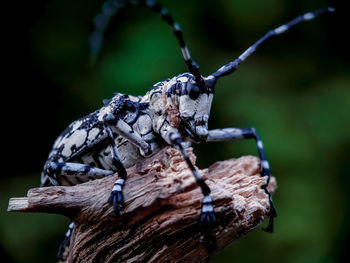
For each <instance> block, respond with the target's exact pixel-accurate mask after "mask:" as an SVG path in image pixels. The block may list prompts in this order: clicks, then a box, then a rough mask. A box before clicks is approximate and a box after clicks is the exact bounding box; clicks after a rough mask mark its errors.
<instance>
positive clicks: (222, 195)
mask: <svg viewBox="0 0 350 263" xmlns="http://www.w3.org/2000/svg"><path fill="white" fill-rule="evenodd" d="M190 158H191V160H192V161H195V158H196V157H195V156H194V154H193V153H192V151H191V150H190ZM259 171H260V161H259V159H258V158H256V157H253V156H244V157H241V158H239V159H231V160H227V161H223V162H217V163H214V164H213V165H211V166H210V167H209V168H208V169H204V170H200V173H201V174H202V175H203V177H204V178H205V179H206V182H207V184H208V185H209V187H210V188H211V190H212V194H211V196H212V198H213V200H214V207H215V213H216V217H217V220H218V226H217V227H216V228H214V229H213V230H212V231H211V234H210V236H205V237H204V236H203V235H202V232H201V228H200V226H199V215H200V210H201V199H202V194H201V191H200V189H199V187H198V186H197V185H196V183H195V181H194V178H193V176H192V175H191V172H190V170H189V169H188V167H187V164H186V163H185V161H184V160H183V158H182V157H181V154H180V153H179V152H178V151H177V150H175V149H173V148H170V147H166V148H164V149H163V150H162V151H160V152H159V153H157V154H156V155H155V156H153V157H151V158H148V159H146V160H145V161H144V162H142V163H137V164H136V165H135V166H134V167H131V168H129V169H128V170H127V172H128V180H126V184H125V187H124V198H125V207H124V208H123V210H122V213H121V216H120V217H119V218H116V217H114V216H113V215H112V214H113V212H112V210H113V208H112V207H111V205H109V204H108V203H107V199H108V197H109V195H110V191H111V188H112V186H113V183H114V181H115V180H116V178H117V175H114V176H109V177H105V178H103V179H99V180H95V181H90V182H87V183H84V184H80V185H76V186H71V187H64V186H55V187H42V188H34V189H30V190H29V191H28V197H24V198H11V199H10V201H9V206H8V211H16V212H46V213H57V214H62V215H65V216H68V217H69V218H71V219H72V220H74V222H75V224H76V227H75V229H74V231H73V233H72V237H71V242H70V244H71V245H70V247H69V249H68V250H66V252H67V254H68V257H67V260H66V262H180V261H181V262H187V261H189V262H206V261H208V259H209V258H210V257H211V256H212V255H213V254H215V253H216V252H217V251H219V250H221V249H222V248H224V247H225V246H227V245H228V244H229V243H231V242H233V241H234V240H236V239H238V238H239V237H240V236H242V235H243V234H246V233H247V232H249V231H251V230H252V229H254V228H256V227H257V226H259V225H260V224H261V223H262V221H263V220H264V219H265V218H266V216H267V213H268V211H269V209H270V207H269V200H268V197H267V195H266V193H265V192H264V190H262V189H261V186H262V185H263V184H265V182H266V178H265V177H260V174H259ZM275 189H276V181H275V179H274V178H271V182H270V185H269V190H270V192H274V191H275Z"/></svg>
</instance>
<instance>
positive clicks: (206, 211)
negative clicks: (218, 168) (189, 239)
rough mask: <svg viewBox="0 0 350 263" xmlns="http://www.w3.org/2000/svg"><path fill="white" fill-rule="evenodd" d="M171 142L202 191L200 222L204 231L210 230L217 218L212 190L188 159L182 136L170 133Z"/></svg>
mask: <svg viewBox="0 0 350 263" xmlns="http://www.w3.org/2000/svg"><path fill="white" fill-rule="evenodd" d="M169 140H170V141H171V143H172V145H173V147H175V148H176V149H178V150H179V151H180V152H181V154H182V156H183V157H184V159H185V161H186V163H187V165H188V167H189V168H190V170H191V172H192V174H193V176H194V178H195V179H196V182H197V184H198V185H199V187H200V188H201V190H202V193H203V200H202V212H201V216H200V222H201V224H202V226H203V227H204V229H206V230H209V229H211V228H212V227H214V226H215V225H216V217H215V213H214V207H213V200H212V198H211V197H210V188H209V186H208V185H207V184H206V183H205V182H204V180H203V178H202V176H201V175H200V174H199V173H198V171H197V169H196V168H195V167H194V165H193V164H192V162H191V160H190V158H189V157H188V154H187V151H186V149H185V148H184V147H183V145H182V140H181V135H180V134H179V133H176V132H170V133H169ZM206 227H209V228H206Z"/></svg>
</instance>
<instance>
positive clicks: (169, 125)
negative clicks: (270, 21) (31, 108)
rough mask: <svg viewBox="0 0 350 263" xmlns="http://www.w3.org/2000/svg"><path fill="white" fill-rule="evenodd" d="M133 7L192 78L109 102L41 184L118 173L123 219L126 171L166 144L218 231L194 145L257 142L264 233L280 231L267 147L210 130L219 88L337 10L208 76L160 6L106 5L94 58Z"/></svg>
mask: <svg viewBox="0 0 350 263" xmlns="http://www.w3.org/2000/svg"><path fill="white" fill-rule="evenodd" d="M125 4H137V5H141V6H145V7H148V8H150V9H151V10H153V11H155V12H156V13H158V14H160V15H161V17H162V19H163V20H164V21H165V22H166V23H167V24H169V25H170V26H171V28H172V30H173V33H174V35H175V37H176V38H177V41H178V43H179V44H180V47H181V51H182V55H183V57H184V60H185V63H186V65H187V68H188V71H189V73H182V74H180V75H177V76H175V77H173V78H171V79H167V80H164V81H161V82H158V83H156V84H155V85H154V86H153V87H151V89H150V91H148V92H147V93H146V95H144V96H131V95H124V94H119V93H116V94H115V96H114V97H113V98H111V99H109V100H104V106H103V107H102V108H101V109H98V110H97V111H95V112H93V113H91V114H89V115H87V116H85V117H83V118H81V119H79V120H77V121H75V122H73V123H72V124H70V125H69V126H68V128H67V129H66V130H65V131H64V132H63V133H62V134H61V135H60V136H59V137H58V138H57V140H56V141H55V143H54V145H53V148H52V151H51V153H50V154H49V157H48V160H47V162H46V163H45V166H44V169H43V172H42V175H41V185H42V186H49V185H75V184H79V183H83V182H86V181H88V180H93V179H97V178H101V177H104V176H108V175H112V174H114V173H115V172H117V173H118V175H119V179H118V180H116V182H115V184H114V186H113V187H112V186H111V188H112V191H111V195H110V197H109V200H108V202H109V203H112V204H113V208H114V214H115V215H119V214H120V211H121V208H122V204H123V186H124V183H125V180H126V179H127V174H126V170H125V168H127V167H130V166H132V165H134V164H135V163H136V162H138V161H140V160H142V159H143V158H147V157H149V156H151V155H153V154H155V153H156V152H157V151H159V150H160V149H161V148H162V147H164V146H165V145H171V146H173V147H175V148H177V149H178V150H180V151H181V153H182V155H183V157H184V159H185V161H186V162H187V164H188V166H189V168H190V170H191V172H192V174H193V176H194V178H195V180H196V182H197V184H198V185H199V187H200V188H201V190H202V193H203V200H202V211H201V216H200V222H201V224H203V225H205V226H209V227H212V226H214V225H215V222H216V218H215V213H214V208H213V201H212V198H211V197H210V189H209V187H208V186H207V184H206V183H205V182H204V180H203V179H202V177H201V175H200V174H199V173H198V171H197V170H196V169H195V167H194V166H193V164H192V163H191V161H190V159H189V158H188V155H187V152H186V149H185V148H186V145H188V143H187V142H195V143H203V142H214V141H228V140H233V139H254V140H255V141H256V145H257V150H258V154H259V157H260V159H261V176H266V184H265V185H263V189H264V191H265V192H266V194H267V195H268V197H269V200H270V211H269V217H270V220H269V224H268V226H267V227H266V228H265V229H264V230H265V231H267V232H272V231H273V219H274V217H276V210H275V208H274V205H273V202H272V198H271V195H270V193H269V192H268V190H267V186H268V184H269V180H270V165H269V163H268V161H267V159H266V156H265V152H264V147H263V143H262V141H261V140H260V137H259V135H258V134H257V132H256V131H255V129H254V128H224V129H214V130H208V119H209V114H210V107H211V103H212V100H213V96H214V91H215V84H216V81H217V80H218V79H219V78H220V77H223V76H225V75H228V74H231V73H232V72H234V71H235V70H236V69H237V67H238V66H239V64H240V63H241V62H243V61H244V60H245V59H246V58H247V57H248V56H250V55H251V54H252V53H253V52H254V51H255V50H256V48H257V47H258V46H259V45H260V44H262V43H263V42H264V41H265V40H267V39H268V38H270V37H272V36H274V35H279V34H281V33H283V32H285V31H287V30H288V29H289V28H290V27H292V26H294V25H296V24H298V23H300V22H303V21H307V20H310V19H313V18H315V17H316V16H318V15H320V14H323V13H326V12H332V11H334V9H333V8H331V7H328V8H323V9H319V10H316V11H314V12H309V13H306V14H304V15H301V16H298V17H296V18H295V19H293V20H292V21H290V22H289V23H287V24H284V25H282V26H279V27H277V28H275V29H274V30H271V31H268V32H267V34H266V35H264V36H263V37H262V38H260V39H259V40H258V41H256V42H255V43H254V44H253V45H252V46H250V47H249V48H248V49H247V50H245V51H244V52H243V53H242V54H241V55H240V56H239V57H238V58H236V59H235V60H233V61H231V62H229V63H227V64H226V65H224V66H222V67H221V68H219V69H218V70H217V71H215V72H214V73H212V74H210V75H209V76H207V77H203V76H202V75H201V74H200V71H199V66H198V65H197V64H196V63H195V62H194V61H193V60H192V59H191V56H190V53H189V51H188V48H187V47H186V45H185V41H184V39H183V36H182V32H181V29H180V27H179V25H178V24H177V23H176V22H174V20H173V18H172V17H171V16H170V15H169V13H168V11H167V10H166V9H165V8H163V7H162V6H161V5H160V4H158V3H156V2H155V1H152V0H143V1H142V0H133V1H131V0H130V1H120V0H119V1H118V0H114V1H113V0H111V1H108V2H106V3H105V4H104V5H103V8H102V12H101V13H100V14H99V15H98V16H96V19H95V31H94V32H93V34H92V35H91V38H90V47H91V54H92V57H93V58H96V57H97V55H98V52H99V50H100V48H101V46H102V40H103V33H104V31H105V29H106V27H107V25H108V23H109V20H110V18H111V17H112V16H113V15H114V14H115V12H116V11H117V9H119V8H121V7H123V6H124V5H125ZM73 227H74V224H73V223H72V224H70V226H69V230H68V232H67V234H66V238H65V240H64V241H63V243H62V244H61V247H60V250H59V255H58V256H59V257H61V255H62V249H63V248H64V247H65V245H66V244H67V243H68V242H69V237H70V233H71V230H72V229H73Z"/></svg>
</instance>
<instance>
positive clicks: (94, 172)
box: [45, 162, 113, 185]
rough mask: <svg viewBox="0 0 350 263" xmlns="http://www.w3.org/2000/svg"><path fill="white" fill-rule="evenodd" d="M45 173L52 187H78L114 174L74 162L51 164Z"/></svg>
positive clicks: (48, 164) (47, 166) (47, 165)
mask: <svg viewBox="0 0 350 263" xmlns="http://www.w3.org/2000/svg"><path fill="white" fill-rule="evenodd" d="M45 173H46V174H47V175H48V177H49V179H50V181H51V183H52V185H76V184H80V183H85V182H87V181H89V180H94V179H98V178H102V177H105V176H108V175H111V174H113V171H109V170H104V169H100V168H97V167H93V166H90V165H86V164H82V163H73V162H49V163H47V164H46V168H45Z"/></svg>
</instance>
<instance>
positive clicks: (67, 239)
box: [57, 222, 74, 261]
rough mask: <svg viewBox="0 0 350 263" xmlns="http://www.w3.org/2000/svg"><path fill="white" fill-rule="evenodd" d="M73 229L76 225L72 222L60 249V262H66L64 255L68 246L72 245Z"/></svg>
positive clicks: (58, 256)
mask: <svg viewBox="0 0 350 263" xmlns="http://www.w3.org/2000/svg"><path fill="white" fill-rule="evenodd" d="M73 228H74V223H73V222H72V223H70V224H69V226H68V230H67V232H66V235H65V237H64V239H63V241H62V242H61V244H60V247H59V248H58V252H57V259H59V260H62V261H64V260H65V259H64V258H63V253H64V250H65V248H66V246H68V245H69V243H70V237H71V235H72V231H73Z"/></svg>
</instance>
